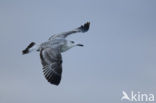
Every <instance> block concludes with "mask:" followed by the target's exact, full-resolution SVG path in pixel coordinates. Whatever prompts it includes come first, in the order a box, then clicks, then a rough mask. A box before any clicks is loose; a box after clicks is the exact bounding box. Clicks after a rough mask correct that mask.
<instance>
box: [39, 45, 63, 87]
mask: <svg viewBox="0 0 156 103" xmlns="http://www.w3.org/2000/svg"><path fill="white" fill-rule="evenodd" d="M40 58H41V63H42V65H43V73H44V75H45V78H46V79H47V80H48V82H50V83H51V84H54V85H59V83H60V81H61V75H62V56H61V53H60V52H59V51H58V50H57V49H53V48H46V49H42V50H41V51H40Z"/></svg>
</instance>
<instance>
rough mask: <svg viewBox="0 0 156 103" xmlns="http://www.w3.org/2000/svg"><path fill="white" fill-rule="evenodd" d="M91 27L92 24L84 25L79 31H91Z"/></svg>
mask: <svg viewBox="0 0 156 103" xmlns="http://www.w3.org/2000/svg"><path fill="white" fill-rule="evenodd" d="M89 27H90V22H86V23H85V24H84V25H81V26H80V27H79V29H80V30H81V31H82V32H87V31H88V30H89Z"/></svg>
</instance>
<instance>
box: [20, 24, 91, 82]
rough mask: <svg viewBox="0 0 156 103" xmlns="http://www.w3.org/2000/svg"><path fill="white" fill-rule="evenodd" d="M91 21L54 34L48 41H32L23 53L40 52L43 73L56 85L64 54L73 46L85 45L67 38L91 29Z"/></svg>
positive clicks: (59, 78) (59, 76)
mask: <svg viewBox="0 0 156 103" xmlns="http://www.w3.org/2000/svg"><path fill="white" fill-rule="evenodd" d="M89 26H90V22H86V23H85V24H84V25H81V26H80V27H78V28H76V29H73V30H71V31H67V32H63V33H60V34H54V35H52V36H51V37H50V38H49V39H48V40H47V41H46V42H43V43H41V44H36V43H35V42H31V43H30V44H29V45H28V46H27V47H26V49H24V50H23V51H22V53H23V54H28V53H30V52H32V51H38V52H40V59H41V63H42V65H43V73H44V75H45V78H46V79H47V81H48V82H50V83H51V84H54V85H59V84H60V81H61V76H62V56H61V53H62V52H65V51H67V50H69V49H71V48H72V47H76V46H83V44H76V43H75V42H74V41H69V40H66V37H67V36H69V35H70V34H74V33H79V32H82V33H84V32H87V31H88V30H89Z"/></svg>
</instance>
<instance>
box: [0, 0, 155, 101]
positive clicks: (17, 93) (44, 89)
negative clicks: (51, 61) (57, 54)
mask: <svg viewBox="0 0 156 103" xmlns="http://www.w3.org/2000/svg"><path fill="white" fill-rule="evenodd" d="M155 18H156V1H155V0H66V1H65V0H64V1H63V0H62V1H61V0H36V1H35V0H0V47H1V53H0V57H1V58H0V103H43V102H44V103H46V102H47V103H49V102H53V103H98V102H99V103H121V101H120V98H121V96H122V94H121V93H122V90H125V91H127V92H130V91H131V90H134V91H141V92H146V93H154V94H155V95H156V86H155V85H156V79H155V78H156V75H155V73H156V19H155ZM86 21H90V22H91V28H90V30H89V31H88V32H87V33H84V34H81V33H79V34H75V35H72V36H70V37H69V38H68V39H69V40H74V41H75V42H78V43H82V44H84V47H83V48H78V47H76V48H73V49H71V50H69V51H67V52H66V53H63V54H62V55H63V78H62V81H61V84H60V85H59V86H58V87H57V86H54V85H51V84H49V83H48V82H47V81H46V79H45V78H44V76H43V73H42V65H41V63H40V58H39V55H38V53H31V54H29V55H24V56H23V55H22V54H21V50H22V49H24V48H25V47H26V46H27V45H28V44H29V43H30V42H31V41H34V42H36V43H40V42H43V41H46V40H47V39H48V38H49V37H50V36H51V35H52V34H54V33H59V32H63V31H68V30H71V29H73V28H75V27H78V26H80V25H81V24H83V23H85V22H86Z"/></svg>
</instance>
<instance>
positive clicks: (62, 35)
mask: <svg viewBox="0 0 156 103" xmlns="http://www.w3.org/2000/svg"><path fill="white" fill-rule="evenodd" d="M89 26H90V22H86V23H85V24H84V25H81V26H80V27H78V28H76V29H74V30H71V31H67V32H63V33H60V34H54V35H52V36H51V37H50V38H49V40H52V39H54V38H56V37H59V38H66V37H67V36H68V35H70V34H73V33H78V32H87V31H88V30H89Z"/></svg>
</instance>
